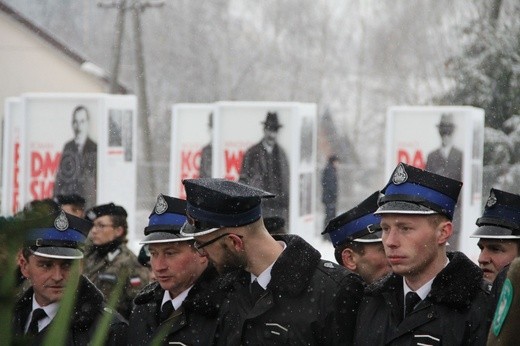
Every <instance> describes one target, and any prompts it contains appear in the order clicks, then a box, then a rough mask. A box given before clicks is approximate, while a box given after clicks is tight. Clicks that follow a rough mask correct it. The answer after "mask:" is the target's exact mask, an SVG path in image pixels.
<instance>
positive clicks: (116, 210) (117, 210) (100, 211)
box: [86, 202, 128, 221]
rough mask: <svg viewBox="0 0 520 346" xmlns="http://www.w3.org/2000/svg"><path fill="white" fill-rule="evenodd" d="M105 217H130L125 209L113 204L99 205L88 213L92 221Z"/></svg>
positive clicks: (87, 215)
mask: <svg viewBox="0 0 520 346" xmlns="http://www.w3.org/2000/svg"><path fill="white" fill-rule="evenodd" d="M105 215H115V216H123V217H127V216H128V214H127V213H126V210H125V208H123V207H121V206H119V205H115V204H114V203H112V202H110V203H107V204H101V205H97V206H95V207H93V208H91V209H90V210H89V211H87V213H86V217H87V219H89V220H90V221H94V220H95V219H97V218H98V217H101V216H105Z"/></svg>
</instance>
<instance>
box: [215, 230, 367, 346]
mask: <svg viewBox="0 0 520 346" xmlns="http://www.w3.org/2000/svg"><path fill="white" fill-rule="evenodd" d="M275 238H277V240H283V241H284V242H285V243H286V244H287V248H286V249H285V250H284V251H283V252H282V254H281V255H280V257H279V258H278V259H277V260H276V262H275V263H274V265H273V267H272V271H271V281H270V282H269V284H268V285H267V289H266V290H265V292H264V293H263V294H262V295H261V296H260V298H258V300H257V301H256V302H255V303H254V305H253V303H252V302H251V298H250V293H249V285H250V281H251V279H250V277H251V276H250V274H249V273H248V272H245V271H243V270H240V271H237V272H234V273H230V274H227V275H226V276H224V277H222V281H221V284H222V286H221V287H222V288H223V289H225V290H229V295H228V297H227V299H226V300H225V301H224V303H223V305H222V309H221V313H220V314H219V315H220V321H219V330H218V333H217V339H218V340H217V342H218V344H220V345H246V344H249V345H340V344H341V345H349V344H351V343H352V338H353V336H354V330H355V327H356V326H355V321H356V312H357V308H358V304H359V301H360V299H361V295H362V290H363V286H362V283H361V280H360V279H359V277H358V276H357V275H355V274H351V273H349V272H348V271H346V270H345V269H344V268H343V267H339V266H337V265H336V264H334V263H332V262H328V261H323V260H321V259H320V253H319V252H318V251H317V250H316V249H314V248H313V247H312V246H311V245H309V244H308V243H307V242H305V241H304V240H303V239H302V238H300V237H298V236H295V235H285V236H282V235H281V236H277V237H275Z"/></svg>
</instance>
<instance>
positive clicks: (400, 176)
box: [392, 163, 408, 185]
mask: <svg viewBox="0 0 520 346" xmlns="http://www.w3.org/2000/svg"><path fill="white" fill-rule="evenodd" d="M407 180H408V173H406V170H405V169H404V166H403V164H402V163H400V164H399V166H397V168H396V169H395V171H394V174H393V175H392V183H394V184H395V185H400V184H402V183H404V182H406V181H407Z"/></svg>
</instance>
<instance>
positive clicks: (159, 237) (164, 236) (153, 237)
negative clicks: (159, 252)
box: [139, 232, 193, 244]
mask: <svg viewBox="0 0 520 346" xmlns="http://www.w3.org/2000/svg"><path fill="white" fill-rule="evenodd" d="M188 240H193V237H192V236H183V235H181V234H179V233H170V232H153V233H150V234H148V235H147V236H146V237H144V239H143V240H141V241H140V242H139V244H155V243H173V242H179V241H188Z"/></svg>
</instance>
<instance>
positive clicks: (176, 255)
mask: <svg viewBox="0 0 520 346" xmlns="http://www.w3.org/2000/svg"><path fill="white" fill-rule="evenodd" d="M185 221H186V201H185V200H181V199H177V198H173V197H169V196H165V195H159V196H158V197H157V203H156V204H155V207H154V210H153V212H152V214H151V215H150V217H149V223H148V226H147V227H146V228H145V229H144V234H145V236H146V237H145V238H144V239H143V240H142V241H141V244H144V245H145V248H146V249H147V250H148V252H149V253H150V266H151V268H152V271H153V273H154V275H155V278H156V280H157V281H156V282H154V283H151V284H150V285H148V286H147V287H145V289H144V290H142V291H141V292H140V293H139V294H138V295H137V297H136V298H135V309H134V310H133V312H132V315H131V317H130V328H129V330H130V331H129V338H128V341H129V344H130V345H148V344H150V343H151V342H152V340H153V341H159V340H161V341H162V342H161V344H165V345H166V344H170V345H172V344H174V345H210V344H211V342H212V340H213V335H214V332H215V328H216V326H217V313H218V304H219V303H220V302H221V299H218V298H217V297H216V296H215V295H213V294H212V292H214V291H212V290H211V287H212V285H213V283H214V282H215V279H216V278H217V276H218V274H217V271H216V270H215V269H214V268H213V266H208V259H207V258H206V257H205V256H201V255H199V254H198V252H197V250H195V249H194V247H193V237H185V236H182V235H180V233H179V232H180V229H181V227H182V225H183V224H184V222H185ZM215 292H216V290H215ZM156 339H157V340H156Z"/></svg>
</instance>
